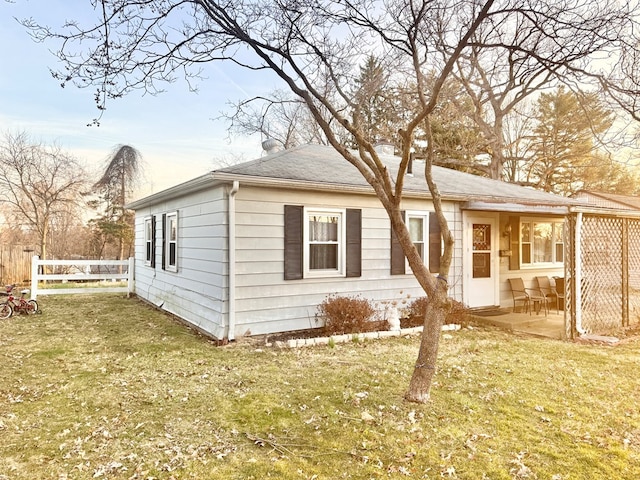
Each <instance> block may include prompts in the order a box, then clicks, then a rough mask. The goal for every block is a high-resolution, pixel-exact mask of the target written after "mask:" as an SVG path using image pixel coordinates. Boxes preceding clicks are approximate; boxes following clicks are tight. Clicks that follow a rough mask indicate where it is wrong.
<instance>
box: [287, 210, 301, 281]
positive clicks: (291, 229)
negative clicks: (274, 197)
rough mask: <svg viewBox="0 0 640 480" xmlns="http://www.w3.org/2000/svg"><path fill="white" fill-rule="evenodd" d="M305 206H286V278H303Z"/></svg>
mask: <svg viewBox="0 0 640 480" xmlns="http://www.w3.org/2000/svg"><path fill="white" fill-rule="evenodd" d="M303 214H304V211H303V207H302V206H301V205H285V206H284V279H285V280H299V279H301V278H302V270H303V265H302V248H303V238H302V233H303V231H302V229H303Z"/></svg>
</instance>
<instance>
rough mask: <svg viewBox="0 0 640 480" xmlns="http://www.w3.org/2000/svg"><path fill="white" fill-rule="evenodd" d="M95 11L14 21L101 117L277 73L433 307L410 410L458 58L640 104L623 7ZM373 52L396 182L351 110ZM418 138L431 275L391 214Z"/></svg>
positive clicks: (402, 0)
mask: <svg viewBox="0 0 640 480" xmlns="http://www.w3.org/2000/svg"><path fill="white" fill-rule="evenodd" d="M92 4H93V5H94V6H95V9H96V21H95V24H90V25H85V26H83V25H80V24H79V23H77V22H67V24H66V26H65V27H61V28H60V29H59V30H52V29H50V28H48V27H43V26H39V25H38V24H37V23H36V22H35V21H26V22H24V23H25V25H26V26H27V27H28V28H30V29H31V31H32V33H33V35H34V36H35V38H37V39H38V40H43V41H50V40H59V41H60V44H61V47H60V51H59V54H58V57H59V58H60V60H61V61H62V62H63V64H64V68H63V69H62V71H61V72H60V73H59V74H58V75H57V77H58V79H59V80H60V81H61V82H62V83H63V84H65V83H69V82H74V83H76V84H77V85H79V86H88V85H90V86H92V87H97V89H98V90H97V96H96V99H97V102H98V107H99V109H100V111H101V112H102V111H103V110H104V108H105V103H106V102H107V100H109V99H113V98H118V97H121V96H122V95H124V94H126V93H127V92H130V91H132V90H134V89H146V90H151V91H155V90H157V89H158V85H157V83H158V82H163V81H167V80H172V78H173V76H172V73H173V72H176V71H179V70H180V71H184V70H185V69H186V70H187V71H189V69H190V67H192V66H194V65H202V64H203V63H206V62H212V61H218V60H223V61H228V62H232V63H235V64H236V65H240V66H243V67H247V68H248V69H249V70H250V71H253V72H256V75H258V74H259V72H264V71H268V72H271V73H272V74H275V75H276V76H277V77H278V78H279V79H280V80H281V81H282V83H283V84H284V85H285V86H286V87H287V88H288V89H289V90H290V91H291V92H292V93H293V94H294V95H295V96H296V97H297V98H298V99H299V100H300V101H302V102H303V103H304V104H305V105H306V106H307V108H308V110H309V112H310V114H311V115H312V117H313V118H314V120H315V121H316V123H317V125H318V126H319V128H320V129H321V130H322V132H323V133H324V135H325V136H326V139H327V141H328V143H329V144H330V145H332V146H333V147H334V148H335V149H336V150H337V151H338V152H339V153H340V154H341V155H342V157H344V159H345V161H347V162H349V163H351V164H352V165H353V166H354V167H355V168H357V169H358V171H359V172H360V173H361V174H362V175H363V177H364V178H365V179H366V180H367V182H368V183H369V184H370V185H371V189H372V190H373V192H375V194H376V196H377V197H378V199H379V200H380V202H381V204H382V205H383V207H384V208H385V210H386V212H387V214H388V216H389V219H390V223H391V227H392V229H393V231H394V232H395V234H396V236H397V238H398V241H399V243H400V245H401V246H402V249H403V251H404V253H405V255H406V257H407V259H408V263H409V265H410V267H411V269H412V271H413V273H414V275H415V277H416V279H417V280H418V282H419V283H420V285H421V286H422V288H423V289H424V291H425V293H426V295H427V296H428V297H429V299H430V302H429V304H428V306H427V308H426V313H425V324H424V330H423V334H422V340H421V343H420V348H419V352H418V359H417V361H416V364H415V368H414V371H413V375H412V378H411V381H410V384H409V388H408V391H407V393H406V395H405V398H407V399H408V400H410V401H415V402H425V401H427V400H428V398H429V394H430V387H431V382H432V378H433V375H434V373H435V364H436V358H437V352H438V344H439V338H440V329H441V325H442V323H443V321H444V318H445V316H446V314H447V312H448V311H449V309H450V300H449V298H448V275H449V267H450V265H451V258H452V252H453V238H452V235H451V232H450V231H449V228H448V225H447V221H446V218H445V216H444V214H443V209H442V202H441V196H440V193H439V190H438V186H437V185H436V184H435V183H434V181H433V177H432V174H431V166H432V165H433V163H434V160H435V158H434V146H433V141H432V139H431V137H430V135H431V132H432V128H431V116H432V114H434V112H435V111H436V109H437V107H438V105H439V101H440V94H441V91H442V89H443V86H444V85H445V83H446V82H447V80H448V79H449V78H450V77H451V76H452V72H453V71H454V67H455V65H456V62H458V61H459V60H461V59H462V55H463V54H466V53H469V51H470V49H471V48H473V49H474V50H475V51H478V50H486V51H493V52H496V54H498V55H499V54H500V53H501V52H502V53H505V54H506V53H514V54H515V57H517V58H521V59H526V60H527V61H531V62H533V63H535V64H536V65H540V66H542V67H543V70H544V71H545V72H549V74H550V75H553V76H555V78H557V79H558V80H559V81H566V82H573V81H579V82H581V84H588V83H589V82H592V83H593V84H594V85H595V86H597V87H602V89H603V90H606V93H607V94H609V95H610V97H611V98H612V99H613V100H614V101H615V102H617V104H618V105H620V106H621V107H624V108H627V109H628V110H629V111H631V113H633V114H636V112H635V110H634V108H635V105H636V102H637V101H638V97H639V96H640V95H639V93H638V92H639V89H638V83H637V80H638V78H637V73H638V72H637V70H636V69H637V65H636V64H635V63H633V61H630V59H631V60H632V59H633V58H634V57H633V55H635V54H636V50H635V48H636V46H637V38H634V37H633V35H635V34H636V33H635V32H637V31H638V29H637V26H636V25H635V21H636V18H635V17H634V16H633V14H632V12H631V11H630V7H628V6H624V5H619V4H618V3H617V2H613V1H611V2H608V1H605V2H599V3H598V4H597V6H595V5H594V4H593V2H591V1H588V0H560V1H553V2H552V1H543V0H530V1H529V2H526V5H524V4H523V3H522V2H520V1H514V0H456V1H455V2H454V1H450V0H390V1H386V2H382V1H375V0H350V1H345V0H314V1H310V2H304V1H302V2H277V1H268V0H234V1H230V0H222V1H219V0H218V1H216V0H162V1H161V0H157V1H151V0H147V1H139V0H97V1H94V2H93V3H92ZM481 28H482V31H490V30H496V29H500V30H508V29H512V30H515V29H518V31H527V32H529V33H530V34H531V35H532V34H533V33H540V35H539V38H540V41H539V42H538V43H536V44H530V43H527V44H524V43H520V42H521V39H522V36H520V35H512V36H508V35H505V36H503V37H501V38H500V39H499V40H500V41H494V40H495V38H494V37H485V36H482V35H476V33H477V32H479V31H480V29H481ZM485 39H486V41H485ZM610 51H615V52H616V53H617V57H616V59H614V61H612V62H611V63H610V64H608V65H604V66H603V65H597V66H594V67H593V68H594V69H595V68H596V67H597V68H598V69H599V70H590V68H591V64H590V63H589V60H590V57H591V55H594V54H598V53H603V54H604V53H606V54H607V55H608V53H609V52H610ZM371 57H375V58H378V59H383V60H381V62H383V64H381V65H380V66H381V67H383V68H384V70H385V71H388V72H393V75H392V76H391V77H390V78H387V79H385V82H386V85H387V86H388V88H396V89H397V90H398V91H403V92H406V93H407V95H410V96H411V97H412V100H413V103H414V104H415V105H416V108H415V110H413V111H411V112H408V114H406V115H404V116H403V117H402V118H403V125H402V126H401V128H400V129H399V130H398V132H397V135H398V141H397V143H398V144H399V145H401V150H400V154H401V156H400V162H399V169H398V174H397V176H395V177H392V175H391V174H390V172H389V169H387V166H386V165H385V164H384V163H383V161H382V160H381V158H380V156H379V155H378V153H377V151H376V149H375V148H374V144H373V142H372V140H371V138H370V135H369V134H368V133H367V131H368V130H367V129H368V123H367V118H366V117H365V116H364V115H365V114H366V112H365V111H363V109H361V108H359V107H360V103H358V102H359V100H361V97H359V92H358V89H357V88H354V87H355V86H356V85H357V84H358V79H359V78H360V74H361V71H360V68H359V67H360V65H362V63H363V62H364V61H365V60H366V59H367V58H371ZM517 58H515V60H514V61H518V60H517ZM616 60H617V61H616ZM603 68H608V69H609V71H605V70H603ZM529 71H531V70H530V69H524V70H523V71H522V74H523V75H526V74H527V73H528V72H529ZM192 73H194V74H195V75H197V74H198V73H199V72H197V71H196V72H192ZM495 78H497V77H495ZM421 132H425V133H424V135H425V138H426V140H427V144H428V147H427V149H426V168H425V171H424V175H425V177H426V180H427V183H428V185H429V190H430V192H431V199H432V201H433V204H434V208H435V211H436V215H437V218H438V223H439V224H440V230H441V233H442V239H443V245H444V250H443V252H442V258H441V262H440V271H439V272H436V273H438V276H437V277H436V276H434V275H432V274H431V272H429V271H428V269H427V267H426V266H425V265H424V264H423V262H422V258H421V257H420V255H419V253H418V251H417V249H416V248H415V247H414V245H413V243H412V241H411V237H410V234H409V231H408V230H407V227H406V226H405V224H404V221H403V216H402V213H401V212H402V208H401V204H402V198H403V186H404V177H405V173H406V171H407V166H408V164H409V160H410V153H411V149H412V147H413V145H412V144H413V140H414V137H415V136H416V135H417V134H419V133H421ZM344 138H349V139H352V140H353V143H354V144H355V145H356V146H357V149H356V150H351V149H348V148H346V147H345V144H344V143H343V142H342V141H341V139H344Z"/></svg>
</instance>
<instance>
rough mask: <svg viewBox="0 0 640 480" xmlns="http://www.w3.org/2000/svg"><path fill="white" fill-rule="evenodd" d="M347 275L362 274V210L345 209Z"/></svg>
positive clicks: (357, 275) (358, 275) (355, 275)
mask: <svg viewBox="0 0 640 480" xmlns="http://www.w3.org/2000/svg"><path fill="white" fill-rule="evenodd" d="M346 252H347V277H360V276H362V210H359V209H347V249H346Z"/></svg>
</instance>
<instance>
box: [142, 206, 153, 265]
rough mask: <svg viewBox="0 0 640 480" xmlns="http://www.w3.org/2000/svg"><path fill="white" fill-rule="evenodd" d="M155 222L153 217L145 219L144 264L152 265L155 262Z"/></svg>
mask: <svg viewBox="0 0 640 480" xmlns="http://www.w3.org/2000/svg"><path fill="white" fill-rule="evenodd" d="M154 233H155V232H154V231H153V221H152V219H151V217H147V218H145V219H144V252H145V253H144V264H145V265H151V264H152V261H153V255H154V254H155V252H154V251H153V250H154V248H153V238H154Z"/></svg>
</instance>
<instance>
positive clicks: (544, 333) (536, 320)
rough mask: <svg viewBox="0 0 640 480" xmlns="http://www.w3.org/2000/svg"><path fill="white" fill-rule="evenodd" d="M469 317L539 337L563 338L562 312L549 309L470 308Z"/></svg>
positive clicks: (482, 323)
mask: <svg viewBox="0 0 640 480" xmlns="http://www.w3.org/2000/svg"><path fill="white" fill-rule="evenodd" d="M471 318H472V319H473V320H474V321H475V322H477V323H479V324H481V325H491V326H494V327H498V328H502V329H505V330H508V331H510V332H518V333H526V334H529V335H536V336H539V337H546V338H554V339H559V340H561V339H564V338H565V328H564V312H563V311H562V310H561V311H560V313H557V312H556V311H555V310H552V311H550V312H549V313H548V314H547V315H546V316H545V314H544V312H540V313H538V314H536V313H535V312H532V313H531V314H529V313H523V312H513V311H512V310H511V309H492V310H486V309H485V310H472V311H471Z"/></svg>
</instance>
